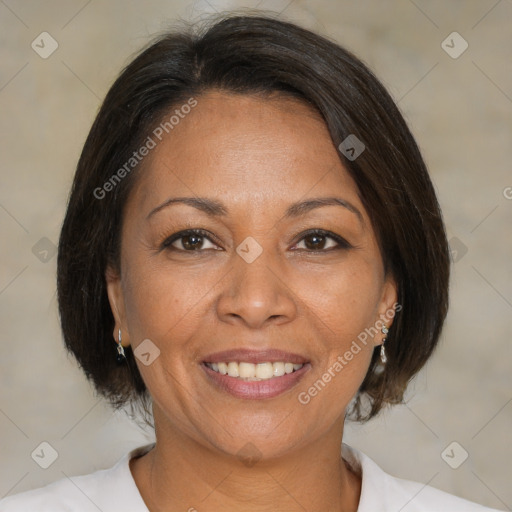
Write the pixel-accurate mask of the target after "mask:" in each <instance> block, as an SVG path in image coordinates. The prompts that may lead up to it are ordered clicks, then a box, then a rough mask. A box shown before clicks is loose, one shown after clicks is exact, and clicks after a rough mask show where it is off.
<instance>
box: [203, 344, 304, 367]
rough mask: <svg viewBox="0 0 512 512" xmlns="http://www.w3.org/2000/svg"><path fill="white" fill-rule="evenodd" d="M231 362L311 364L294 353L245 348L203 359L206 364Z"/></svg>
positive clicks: (210, 355) (225, 351)
mask: <svg viewBox="0 0 512 512" xmlns="http://www.w3.org/2000/svg"><path fill="white" fill-rule="evenodd" d="M229 361H238V362H245V363H254V364H256V363H276V362H279V361H283V362H285V363H294V364H304V363H308V362H309V360H308V359H306V358H305V357H304V356H301V355H300V354H295V353H293V352H284V351H283V350H277V349H262V350H249V349H243V348H238V349H232V350H223V351H222V352H215V353H214V354H209V355H207V356H206V357H205V358H204V359H203V362H204V363H226V362H229Z"/></svg>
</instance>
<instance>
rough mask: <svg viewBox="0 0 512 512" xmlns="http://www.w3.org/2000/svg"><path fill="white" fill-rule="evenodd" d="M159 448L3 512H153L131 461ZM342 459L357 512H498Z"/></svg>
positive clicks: (357, 459)
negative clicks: (356, 479) (353, 483)
mask: <svg viewBox="0 0 512 512" xmlns="http://www.w3.org/2000/svg"><path fill="white" fill-rule="evenodd" d="M153 446H154V443H151V444H147V445H145V446H140V447H138V448H135V449H134V450H131V451H130V452H128V453H126V454H125V455H124V456H123V457H122V458H121V459H120V460H119V461H118V462H117V463H116V464H115V465H114V466H113V467H111V468H109V469H103V470H100V471H96V472H94V473H90V474H88V475H82V476H76V477H73V478H72V479H68V478H63V479H61V480H57V481H56V482H53V483H51V484H48V485H46V486H44V487H41V488H39V489H34V490H31V491H25V492H22V493H19V494H15V495H12V496H8V497H7V498H4V499H2V500H0V512H29V511H30V512H32V511H34V512H36V511H37V512H64V511H65V512H89V511H90V512H98V510H100V511H101V512H149V511H148V508H147V507H146V505H145V503H144V501H143V499H142V497H141V495H140V493H139V490H138V488H137V485H136V484H135V480H134V479H133V476H132V474H131V471H130V466H129V461H130V459H131V458H133V457H137V456H140V455H143V454H144V453H146V452H148V451H149V450H150V449H151V448H153ZM342 456H343V459H344V460H345V461H346V462H347V463H348V464H349V465H350V466H351V468H353V470H354V471H356V472H357V473H358V474H359V475H361V477H362V487H361V497H360V501H359V507H358V509H357V512H498V511H497V510H496V509H490V508H487V507H483V506H482V505H477V504H476V503H472V502H470V501H467V500H465V499H462V498H458V497H456V496H453V495H451V494H447V493H445V492H443V491H439V490H437V489H434V488H433V487H430V486H427V485H424V484H421V483H417V482H411V481H409V480H403V479H401V478H395V477H393V476H391V475H389V474H387V473H385V472H384V471H383V470H382V469H381V468H380V467H379V466H378V465H377V464H376V463H375V462H373V460H371V459H370V458H369V457H368V456H366V455H365V454H364V453H362V452H360V451H358V450H356V449H355V448H351V447H350V446H348V445H346V444H343V448H342Z"/></svg>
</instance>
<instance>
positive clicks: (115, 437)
mask: <svg viewBox="0 0 512 512" xmlns="http://www.w3.org/2000/svg"><path fill="white" fill-rule="evenodd" d="M257 5H258V6H259V8H264V9H270V10H275V11H283V14H282V16H283V17H284V18H286V19H288V20H292V21H297V22H300V23H302V24H303V25H304V26H306V27H308V28H312V29H314V30H317V31H319V32H321V33H323V34H327V35H329V36H330V37H332V38H334V39H336V40H337V41H338V42H340V43H341V44H344V45H345V46H347V47H348V48H349V49H351V50H353V51H354V52H355V53H356V54H357V55H358V56H360V57H361V58H362V59H363V60H364V61H365V62H367V63H368V64H369V65H370V67H372V68H373V69H374V70H375V72H376V73H377V75H378V76H379V77H380V78H381V79H382V81H383V83H384V84H385V85H386V86H387V87H388V88H389V90H390V92H391V93H392V95H393V96H394V97H395V98H396V100H397V101H398V102H399V106H400V107H401V109H402V111H403V112H404V114H405V116H406V119H407V120H408V122H409V123H410V126H411V128H412V130H413V132H414V134H415V135H416V136H417V139H418V142H419V144H420V147H421V148H422V151H423V153H424V156H425V159H426V161H427V163H428V165H429V167H430V171H431V174H432V178H433V181H434V182H435V186H436V188H437V191H438V194H439V198H440V202H441V206H442V208H443V211H444V215H445V219H446V224H447V229H448V234H449V237H450V238H451V239H452V245H453V248H454V249H455V250H456V251H457V254H456V259H457V262H456V263H455V264H454V266H453V279H452V292H451V309H450V314H449V318H448V321H447V324H446V328H445V330H444V333H443V337H442V343H441V346H440V348H439V350H438V351H437V353H436V354H435V356H434V358H433V359H432V360H431V362H430V363H429V365H428V366H427V368H426V369H425V370H424V371H422V372H421V374H420V375H419V376H418V378H417V379H415V381H414V382H413V384H412V385H411V388H410V391H409V401H408V403H407V405H404V406H399V407H396V408H394V409H393V410H390V411H388V412H386V413H384V414H383V415H382V416H381V417H379V418H378V419H376V420H374V421H372V422H370V423H368V424H367V425H364V426H361V425H358V424H354V425H349V426H348V427H347V430H346V437H345V442H347V443H349V444H352V445H353V446H356V447H358V448H361V449H362V450H363V451H365V452H366V453H367V454H368V455H369V456H371V457H372V458H374V460H376V462H378V463H379V464H380V465H381V466H382V467H383V468H384V469H385V470H386V471H388V472H390V473H392V474H394V475H397V476H401V477H404V478H409V479H413V480H418V481H421V482H425V483H427V482H428V483H430V485H433V486H435V487H438V488H440V489H443V490H446V491H448V492H451V493H454V494H457V495H459V496H462V497H465V498H467V499H471V500H474V501H477V502H480V503H482V504H485V505H488V506H493V507H496V508H499V509H502V510H511V509H512V487H511V486H510V480H511V477H512V469H511V463H510V461H511V460H512V446H511V443H510V434H511V424H512V377H511V376H512V371H511V359H512V358H511V355H512V354H511V341H510V340H511V339H512V328H511V326H512V322H511V320H510V319H511V316H512V286H511V281H512V266H511V261H512V237H511V236H510V226H511V225H512V223H511V220H512V199H511V198H512V188H510V187H512V172H511V171H512V164H511V162H512V143H511V140H512V138H511V134H512V72H511V68H510V62H511V61H510V51H511V48H512V2H511V1H510V0H501V1H496V0H473V1H463V0H459V1H455V0H452V1H450V2H446V1H444V0H437V1H420V0H415V2H413V1H408V0H394V1H378V0H374V1H370V0H365V1H357V2H356V1H355V0H342V1H340V0H338V1H336V2H334V1H328V0H314V1H309V2H305V1H302V0H295V1H292V2H290V1H289V0H286V1H283V2H281V1H274V2H269V1H267V2H265V1H262V2H259V3H258V2H257V1H256V0H252V1H250V0H248V1H236V2H235V1H233V2H228V1H226V2H217V1H215V0H210V1H209V2H195V3H193V2H187V1H177V0H175V1H169V0H166V1H164V0H152V1H148V2H124V1H121V0H115V1H100V0H92V1H89V2H87V1H86V0H80V1H78V0H76V1H64V0H55V1H46V2H30V1H15V0H4V1H2V2H0V38H1V48H0V52H1V58H0V109H1V112H2V115H1V117H0V132H1V141H2V142H1V171H0V173H1V174H0V177H1V187H0V226H1V235H2V251H1V267H0V323H1V326H2V331H1V357H0V371H1V375H0V379H1V381H0V384H1V385H0V433H1V440H0V460H1V467H0V497H1V496H4V495H6V494H12V493H17V492H21V491H24V490H26V489H30V488H33V487H36V486H40V485H43V484H46V483H49V482H51V481H54V480H56V479H58V478H62V477H64V475H68V476H71V475H77V474H82V473H87V472H91V471H93V470H96V469H99V468H105V467H109V466H111V465H113V463H114V462H115V461H116V460H117V459H118V458H119V457H120V456H121V455H122V454H124V453H125V452H126V451H127V450H129V449H131V448H133V447H135V446H138V445H140V444H144V443H146V442H148V441H149V440H151V439H152V438H151V435H150V434H144V433H143V432H142V431H141V430H140V429H139V428H137V427H136V426H135V425H134V424H132V423H130V422H129V421H128V420H127V419H126V417H124V416H123V415H122V414H119V413H117V414H113V413H112V411H111V410H109V408H108V407H107V406H106V405H105V404H104V403H103V402H102V401H101V400H99V399H98V398H96V397H95V396H94V393H93V392H92V390H91V388H90V387H89V385H88V384H87V383H86V381H85V378H84V377H83V376H82V374H81V373H80V371H79V370H78V368H77V367H76V364H75V363H74V361H73V360H71V359H70V358H68V357H67V356H66V354H65V352H64V349H63V347H62V341H61V334H60V330H59V324H58V316H57V304H56V299H55V268H56V258H55V256H53V257H52V253H51V251H50V252H48V254H47V256H46V258H48V259H49V260H48V261H47V262H44V261H41V260H40V259H39V258H38V257H36V255H38V256H39V257H42V254H41V251H43V250H44V249H45V248H46V249H48V248H49V249H51V247H52V246H51V245H48V241H43V242H40V240H41V239H42V238H44V237H46V238H47V239H48V240H49V241H51V242H52V243H53V244H55V243H57V240H58V236H59V228H60V225H61V222H62V219H63V215H64V211H65V205H66V199H67V194H68V191H69V187H70V184H71V179H72V176H73V172H74V166H75V165H76V162H77V159H78V156H79V153H80V150H81V146H82V144H83V142H84V140H85V137H86V135H87V132H88V130H89V128H90V125H91V123H92V121H93V118H94V116H95V113H96V111H97V109H98V107H99V104H100V101H101V99H102V98H103V97H104V95H105V94H106V92H107V89H108V87H109V85H110V84H111V83H112V81H113V80H114V78H115V76H116V75H117V73H118V71H119V70H120V69H121V67H122V66H124V65H125V64H127V62H128V61H129V60H130V57H131V56H132V55H133V53H134V52H135V51H136V50H138V49H139V48H140V47H141V46H142V45H144V44H146V43H147V41H148V40H149V38H150V37H151V36H152V35H153V34H155V32H159V31H162V30H164V29H165V28H166V27H169V26H170V25H172V24H173V23H174V20H176V19H178V18H180V17H181V18H184V19H191V18H194V19H195V18H198V17H201V16H202V15H204V14H206V13H209V12H214V11H221V10H224V9H229V8H232V7H255V6H257ZM43 31H47V32H49V33H50V34H51V36H52V37H53V38H54V39H55V40H56V41H57V42H58V45H59V46H58V49H57V50H56V51H55V53H53V54H52V55H51V56H50V57H49V58H47V59H43V58H41V57H40V56H39V55H38V54H37V53H36V52H35V51H34V50H33V49H32V48H31V42H32V41H33V40H34V39H36V37H37V36H38V35H39V34H40V33H41V32H43ZM453 31H457V32H458V33H459V34H460V35H461V36H462V37H463V38H464V39H465V40H466V41H467V43H468V44H469V47H468V49H467V50H466V51H465V52H464V53H463V54H462V55H460V56H459V57H458V58H456V59H454V58H452V57H451V56H449V55H448V54H447V53H446V52H445V51H444V50H443V48H442V46H441V43H442V41H443V40H445V39H446V38H447V36H448V35H449V34H451V33H452V32H453ZM449 44H451V43H449ZM453 45H454V49H455V50H457V49H459V48H461V46H460V41H457V40H455V42H454V43H453ZM507 187H509V188H507ZM38 243H39V244H40V245H36V244H38ZM41 244H42V245H41ZM44 244H47V245H46V246H45V245H44ZM34 246H36V249H33V248H34ZM465 251H467V252H465ZM34 253H36V254H34ZM43 255H44V253H43ZM454 255H455V253H454ZM79 328H80V326H77V329H79ZM42 441H47V442H49V443H50V444H51V445H52V446H53V447H54V448H55V449H56V450H57V452H58V454H59V457H58V459H57V460H56V461H55V463H54V464H53V465H51V466H50V467H49V468H48V469H46V470H44V469H42V468H40V467H39V466H38V465H37V464H36V463H35V462H34V461H33V460H32V458H31V453H32V452H33V451H34V449H35V448H36V447H38V445H39V444H40V443H41V442H42ZM452 441H456V442H458V443H459V444H460V445H461V447H463V449H465V450H466V451H467V452H468V453H469V457H468V459H467V460H466V461H465V462H464V463H463V464H462V465H461V466H460V467H459V468H458V469H452V468H451V467H450V466H449V465H448V464H447V463H446V462H445V461H444V460H443V459H442V457H441V453H442V452H443V450H444V449H445V448H446V447H447V446H448V445H449V444H450V443H451V442H452ZM461 450H462V448H456V449H455V451H454V457H460V455H461V453H462V452H461Z"/></svg>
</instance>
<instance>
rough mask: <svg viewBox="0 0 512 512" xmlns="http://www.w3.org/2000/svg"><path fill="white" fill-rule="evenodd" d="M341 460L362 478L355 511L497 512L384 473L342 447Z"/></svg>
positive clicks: (367, 460) (371, 461)
mask: <svg viewBox="0 0 512 512" xmlns="http://www.w3.org/2000/svg"><path fill="white" fill-rule="evenodd" d="M342 453H343V458H344V459H345V460H346V461H347V462H348V463H349V464H350V465H351V466H352V467H353V468H354V470H355V471H357V472H359V473H360V474H361V476H362V487H361V498H360V502H359V507H358V512H373V511H375V510H383V511H386V512H387V511H397V510H400V511H402V512H499V511H498V510H496V509H491V508H488V507H484V506H483V505H479V504H477V503H473V502H471V501H468V500H465V499H463V498H459V497H458V496H454V495H452V494H448V493H446V492H444V491H440V490H439V489H435V488H434V487H431V486H429V485H426V484H423V483H419V482H413V481H411V480H405V479H402V478H397V477H394V476H392V475H389V474H388V473H386V472H384V471H383V470H382V469H381V468H380V467H379V466H378V465H377V464H376V463H375V462H374V461H373V460H372V459H370V458H369V457H368V456H367V455H365V454H364V453H362V452H360V451H358V450H356V449H354V448H351V447H349V446H348V445H345V444H344V445H343V452H342Z"/></svg>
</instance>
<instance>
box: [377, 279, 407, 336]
mask: <svg viewBox="0 0 512 512" xmlns="http://www.w3.org/2000/svg"><path fill="white" fill-rule="evenodd" d="M400 309H402V307H401V306H400V305H399V304H398V287H397V285H396V281H395V279H394V277H393V276H392V275H391V274H388V275H387V276H386V278H385V281H384V284H383V287H382V295H381V299H380V303H379V308H378V316H379V320H377V321H376V322H375V326H376V327H377V328H378V329H382V327H384V326H386V327H387V328H388V329H389V328H390V327H391V325H392V324H393V319H394V317H395V313H396V312H397V311H400ZM376 341H378V340H376ZM377 344H379V343H377Z"/></svg>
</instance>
